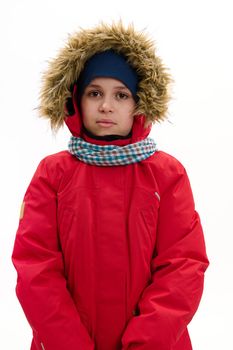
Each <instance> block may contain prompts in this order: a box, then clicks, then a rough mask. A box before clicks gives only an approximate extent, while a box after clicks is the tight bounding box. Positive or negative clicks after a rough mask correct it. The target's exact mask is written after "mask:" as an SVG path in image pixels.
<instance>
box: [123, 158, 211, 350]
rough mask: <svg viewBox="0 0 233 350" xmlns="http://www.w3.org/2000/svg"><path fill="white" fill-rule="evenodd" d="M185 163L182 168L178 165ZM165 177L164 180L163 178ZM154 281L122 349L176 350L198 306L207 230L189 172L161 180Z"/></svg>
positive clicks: (129, 327) (128, 326) (201, 286)
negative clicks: (194, 199) (198, 207)
mask: <svg viewBox="0 0 233 350" xmlns="http://www.w3.org/2000/svg"><path fill="white" fill-rule="evenodd" d="M179 164H180V163H179ZM165 177H166V174H165V175H164V178H165ZM160 186H161V201H160V209H159V214H158V215H159V218H158V226H157V241H156V242H157V243H156V248H155V252H154V255H153V258H152V261H151V281H150V283H149V284H148V286H147V287H146V288H145V289H144V291H143V293H142V294H141V297H140V300H139V302H138V311H139V315H138V316H135V317H133V318H131V320H130V321H129V323H128V324H127V327H126V329H125V332H124V334H123V337H122V345H123V347H122V349H123V350H129V349H130V350H136V349H138V350H139V349H140V350H151V349H154V350H171V349H173V346H174V345H175V344H176V343H177V341H178V340H179V337H180V336H181V334H182V333H183V332H184V330H185V329H186V327H187V324H188V323H189V322H190V320H191V319H192V317H193V315H194V313H195V312H196V310H197V307H198V305H199V302H200V299H201V295H202V291H203V280H204V271H205V270H206V268H207V266H208V259H207V257H206V250H205V243H204V238H203V231H202V227H201V223H200V219H199V215H198V214H197V212H196V211H195V208H194V201H193V196H192V191H191V188H190V183H189V179H188V177H187V174H186V171H185V169H184V168H183V167H182V166H181V165H179V171H177V174H176V176H175V177H174V176H173V179H172V181H170V183H168V182H167V183H166V181H165V180H164V179H162V180H161V181H160Z"/></svg>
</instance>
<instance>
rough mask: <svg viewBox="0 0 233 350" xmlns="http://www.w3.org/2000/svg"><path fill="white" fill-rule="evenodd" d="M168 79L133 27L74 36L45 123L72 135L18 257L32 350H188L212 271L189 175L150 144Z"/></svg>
mask: <svg viewBox="0 0 233 350" xmlns="http://www.w3.org/2000/svg"><path fill="white" fill-rule="evenodd" d="M170 81H171V79H170V76H169V74H168V73H167V71H166V69H165V67H164V66H163V64H162V62H161V60H160V59H159V58H158V57H157V56H156V55H155V53H154V47H153V44H152V42H151V41H150V40H149V39H148V38H147V37H146V36H145V35H144V34H142V33H137V32H135V31H134V29H133V27H129V28H124V27H123V26H122V24H118V25H112V26H108V25H104V24H102V25H99V26H97V27H96V28H94V29H90V30H82V31H80V32H78V33H76V34H75V35H74V36H72V37H70V39H69V42H68V44H67V46H66V47H65V48H64V49H63V50H62V51H61V52H60V53H59V55H58V57H57V58H56V59H55V60H54V61H52V62H51V63H50V67H49V69H48V71H47V73H46V74H45V76H44V85H43V88H42V93H41V106H40V112H41V114H42V115H44V116H46V117H48V118H49V119H50V121H51V125H52V127H53V128H55V129H56V128H58V127H59V126H61V125H62V124H63V122H64V121H65V123H66V124H67V126H68V128H69V129H70V131H71V133H72V137H71V140H70V142H69V151H62V152H59V153H57V154H54V155H51V156H48V157H46V158H45V159H43V160H42V161H41V163H40V164H39V166H38V169H37V170H36V173H35V175H34V177H33V179H32V181H31V183H30V185H29V187H28V189H27V192H26V194H25V197H24V202H23V206H22V211H21V218H20V223H19V228H18V231H17V235H16V240H15V246H14V251H13V262H14V265H15V267H16V269H17V272H18V281H17V296H18V298H19V300H20V303H21V305H22V307H23V309H24V312H25V314H26V316H27V319H28V321H29V323H30V325H31V327H32V330H33V341H32V346H31V350H39V349H43V350H44V349H45V350H67V349H69V350H78V349H82V350H91V349H96V350H118V349H119V350H120V349H122V350H137V349H138V350H190V349H192V347H191V343H190V339H189V335H188V331H187V325H188V323H189V322H190V320H191V319H192V317H193V315H194V313H195V311H196V309H197V307H198V304H199V302H200V298H201V294H202V289H203V276H204V271H205V269H206V268H207V266H208V260H207V257H206V251H205V244H204V239H203V232H202V228H201V224H200V219H199V216H198V214H197V212H196V211H195V207H194V201H193V196H192V191H191V188H190V184H189V180H188V177H187V174H186V171H185V169H184V167H183V166H182V165H181V164H180V162H178V161H177V160H176V159H174V158H173V157H172V156H170V155H168V154H166V153H164V152H162V151H158V150H157V149H156V145H155V143H154V141H153V140H152V139H151V138H149V137H148V134H149V132H150V130H151V127H152V123H153V122H154V121H159V120H162V119H163V118H164V116H165V113H166V110H167V103H168V100H169V91H168V88H169V84H170Z"/></svg>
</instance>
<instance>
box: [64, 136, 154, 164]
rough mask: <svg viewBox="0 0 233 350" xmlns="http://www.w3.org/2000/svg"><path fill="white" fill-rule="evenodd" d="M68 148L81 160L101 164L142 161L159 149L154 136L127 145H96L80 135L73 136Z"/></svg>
mask: <svg viewBox="0 0 233 350" xmlns="http://www.w3.org/2000/svg"><path fill="white" fill-rule="evenodd" d="M68 150H69V152H70V153H71V154H73V155H74V156H76V157H77V158H78V159H79V160H81V161H83V162H85V163H88V164H92V165H99V166H115V165H127V164H132V163H137V162H140V161H142V160H144V159H146V158H148V157H150V156H151V155H152V154H153V153H154V152H156V151H157V147H156V143H155V141H154V140H153V139H152V138H149V137H147V138H146V139H144V140H142V141H139V142H135V143H131V144H128V145H126V146H116V145H104V146H101V145H96V144H92V143H89V142H86V141H85V140H83V139H82V138H80V137H74V136H71V139H70V141H69V144H68Z"/></svg>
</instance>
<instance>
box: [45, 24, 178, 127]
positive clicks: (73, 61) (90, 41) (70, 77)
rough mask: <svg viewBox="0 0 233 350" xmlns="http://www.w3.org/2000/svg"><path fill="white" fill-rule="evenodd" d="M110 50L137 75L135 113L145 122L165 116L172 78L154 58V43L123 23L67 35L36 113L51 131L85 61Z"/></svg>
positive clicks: (61, 116)
mask: <svg viewBox="0 0 233 350" xmlns="http://www.w3.org/2000/svg"><path fill="white" fill-rule="evenodd" d="M110 48H112V49H114V50H115V51H116V52H119V53H121V54H123V55H125V57H126V58H127V60H128V62H129V63H130V64H131V65H132V67H133V68H134V69H135V70H136V71H137V73H138V76H139V85H138V92H137V95H138V97H139V102H138V103H137V108H136V111H135V114H144V115H145V116H146V119H147V121H148V122H155V121H160V120H163V119H164V118H165V117H166V112H167V105H168V101H169V99H170V92H169V86H170V83H171V81H172V79H171V77H170V74H169V73H168V71H167V69H166V68H165V66H164V65H163V63H162V61H161V59H160V58H159V57H158V56H157V55H155V48H154V43H153V41H152V40H151V39H150V38H148V37H147V36H146V35H145V34H144V33H143V32H136V31H135V30H134V27H133V25H129V26H128V27H127V28H125V27H123V25H122V22H119V23H117V24H112V25H107V24H103V23H101V24H99V25H98V26H96V27H95V28H93V29H87V30H86V29H81V30H80V31H79V32H76V33H74V35H71V36H69V38H68V42H67V44H66V46H65V47H64V48H63V49H62V50H60V52H59V54H58V56H57V57H56V58H55V59H54V60H52V61H50V63H49V67H48V70H47V71H46V72H45V73H44V74H43V77H42V88H41V93H40V106H39V114H40V116H43V117H46V118H48V119H50V122H51V127H52V128H53V129H58V128H59V127H60V126H62V125H63V122H64V119H65V117H66V115H65V103H66V100H67V98H69V97H71V91H72V86H73V84H74V83H75V81H76V80H77V79H78V77H79V75H80V72H81V71H82V69H83V67H84V64H85V62H86V61H87V60H88V59H89V58H90V57H91V56H93V55H94V54H95V53H97V52H101V51H105V50H108V49H110Z"/></svg>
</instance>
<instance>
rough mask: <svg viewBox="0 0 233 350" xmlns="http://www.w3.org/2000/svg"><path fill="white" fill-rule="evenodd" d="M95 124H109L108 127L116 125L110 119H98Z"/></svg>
mask: <svg viewBox="0 0 233 350" xmlns="http://www.w3.org/2000/svg"><path fill="white" fill-rule="evenodd" d="M96 123H98V124H110V125H112V124H116V123H114V122H113V121H112V120H110V119H100V120H98V121H97V122H96Z"/></svg>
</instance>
